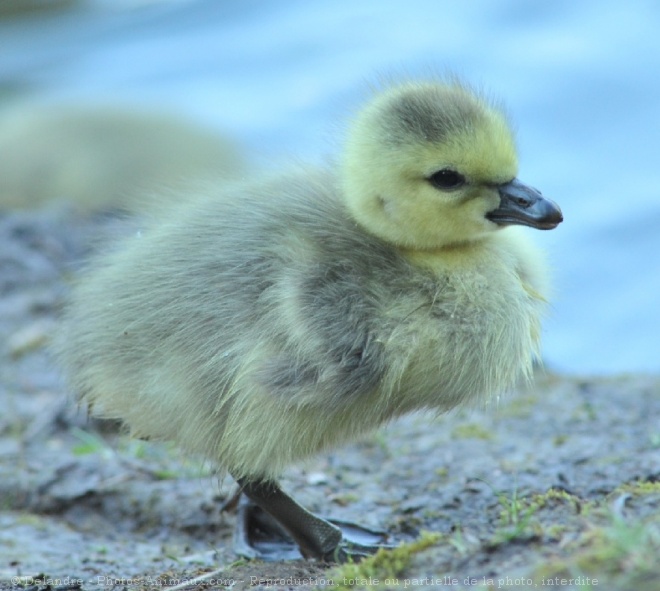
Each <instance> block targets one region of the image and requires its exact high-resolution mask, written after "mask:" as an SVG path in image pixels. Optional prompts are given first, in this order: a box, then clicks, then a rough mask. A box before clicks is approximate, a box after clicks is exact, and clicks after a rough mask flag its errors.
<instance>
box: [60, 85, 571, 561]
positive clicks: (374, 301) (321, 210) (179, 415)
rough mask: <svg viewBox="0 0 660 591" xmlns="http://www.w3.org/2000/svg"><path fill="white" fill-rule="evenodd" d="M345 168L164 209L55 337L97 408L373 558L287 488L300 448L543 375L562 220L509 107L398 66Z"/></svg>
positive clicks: (351, 140)
mask: <svg viewBox="0 0 660 591" xmlns="http://www.w3.org/2000/svg"><path fill="white" fill-rule="evenodd" d="M336 168H337V169H336V170H334V169H329V170H312V169H304V168H303V169H300V170H297V171H294V172H292V173H289V174H283V175H281V176H279V177H276V178H272V179H269V180H262V181H260V182H254V183H252V184H245V185H243V186H233V187H231V188H227V189H225V190H223V189H217V188H212V189H209V190H208V192H207V193H206V194H203V195H198V196H196V197H195V198H194V200H192V201H191V200H190V199H189V198H188V197H187V198H186V199H187V202H186V203H185V204H184V205H182V206H178V207H177V206H172V207H168V208H166V209H165V210H164V211H162V212H159V213H157V214H155V215H154V216H153V218H152V219H151V220H149V221H147V222H145V225H144V226H143V228H142V229H141V231H140V232H139V233H136V234H135V235H134V236H133V237H132V238H130V239H129V240H127V241H126V242H125V243H123V244H121V245H120V247H119V248H117V250H116V251H114V252H111V253H107V254H103V255H101V256H99V257H98V258H97V259H96V260H95V261H93V263H92V265H91V270H90V272H89V274H88V275H87V277H85V278H84V279H83V280H82V281H81V282H80V283H79V285H78V286H77V287H76V288H75V289H74V291H73V294H72V298H71V302H70V305H69V307H68V310H67V312H66V314H65V320H64V325H63V328H62V334H61V338H60V346H59V348H60V353H61V357H62V360H63V362H64V365H65V366H66V368H67V370H68V373H69V377H70V380H71V384H72V386H73V388H74V389H75V390H76V391H77V392H78V393H79V395H80V397H81V398H82V400H83V401H85V402H86V403H88V404H89V406H90V407H91V409H92V410H93V412H94V413H96V414H98V415H100V416H104V417H109V418H116V419H121V420H123V421H124V422H125V423H126V424H127V425H128V426H129V427H130V429H131V431H132V433H133V434H134V435H135V436H138V437H144V438H149V439H162V440H174V441H176V442H178V443H179V444H180V445H181V446H182V447H183V448H185V449H187V450H188V451H190V452H194V453H201V454H204V455H205V456H207V457H208V458H210V459H212V460H214V461H215V462H217V464H218V466H219V467H223V468H224V469H226V470H227V471H228V472H229V473H230V474H231V475H232V476H233V477H234V478H235V479H236V480H237V482H238V483H239V485H240V487H241V488H242V491H243V493H244V494H245V495H246V496H247V498H249V499H250V500H251V501H252V502H253V503H256V505H258V506H259V507H261V509H262V510H263V511H265V513H266V514H267V515H268V516H270V518H272V520H274V521H275V522H276V524H279V525H280V526H281V527H282V528H283V529H284V530H285V531H286V532H287V533H288V534H289V536H290V537H291V538H292V539H293V540H294V541H295V543H296V544H297V545H298V547H299V549H300V552H301V554H302V555H303V556H305V557H308V558H315V559H319V560H325V561H332V560H344V559H346V558H347V557H349V556H356V555H358V556H359V555H361V553H362V551H363V548H361V547H359V545H358V544H351V542H350V540H349V538H348V536H345V535H344V534H343V533H342V530H341V528H340V527H338V526H337V525H335V524H333V523H330V522H328V521H326V520H323V519H321V518H319V517H317V516H315V515H313V514H311V513H309V512H308V511H307V510H305V509H304V508H303V507H301V506H300V505H299V504H297V503H296V502H295V501H294V500H293V499H292V498H291V497H290V496H288V495H287V494H286V493H285V492H284V491H282V489H281V488H280V487H279V486H278V484H277V477H278V475H279V474H280V473H281V471H282V470H283V469H284V468H285V467H286V466H287V465H289V464H291V463H292V462H297V461H300V460H304V459H305V458H307V457H309V456H312V455H313V454H317V453H319V452H322V451H324V450H327V449H329V448H331V447H333V446H335V445H339V444H342V443H344V442H346V441H349V440H351V439H354V438H356V437H358V436H360V435H362V434H363V433H364V432H365V431H367V430H369V429H372V428H374V427H376V426H378V425H380V424H382V423H385V422H387V421H389V420H391V419H393V418H395V417H397V416H399V415H402V414H404V413H407V412H409V411H413V410H417V409H433V410H435V411H436V412H443V411H447V410H449V409H451V408H453V407H455V406H457V405H459V404H462V403H468V402H474V401H478V400H483V399H487V398H488V397H491V396H493V395H495V394H498V393H500V392H501V391H504V390H506V389H509V388H511V387H512V386H513V385H514V384H515V383H516V381H517V380H519V379H520V378H521V377H523V376H527V375H529V373H530V371H531V368H532V362H533V360H534V358H535V356H537V355H538V345H539V334H540V318H541V315H542V313H543V309H544V305H545V300H546V297H545V294H546V285H545V284H546V272H545V270H544V266H543V263H542V259H541V256H540V255H539V253H538V252H537V250H536V249H535V248H533V247H532V245H530V244H529V243H528V242H527V240H526V239H525V237H524V236H522V235H521V234H519V233H517V232H516V231H515V230H514V229H511V228H508V227H509V226H512V225H523V226H531V227H533V228H538V229H551V228H554V227H556V226H557V225H558V224H559V223H560V222H561V221H562V214H561V211H560V209H559V208H558V207H557V205H555V204H554V203H553V202H551V201H549V200H547V199H545V198H543V197H542V196H541V194H540V193H539V192H538V191H537V190H536V189H533V188H531V187H529V186H527V185H525V184H523V183H522V182H520V181H519V180H517V178H516V177H517V172H518V165H517V158H516V149H515V146H514V140H513V137H512V133H511V130H510V127H509V125H508V123H507V120H506V118H505V116H504V115H503V114H502V112H501V110H500V109H499V108H498V107H497V105H495V104H493V103H492V102H490V101H488V100H487V99H486V98H484V97H483V96H481V95H479V94H477V93H475V92H473V91H472V90H470V89H469V88H467V87H466V86H464V85H462V84H460V83H458V82H449V83H445V82H420V83H412V82H408V83H404V84H402V85H400V86H395V87H391V88H389V89H386V90H384V91H382V92H381V93H380V94H377V95H376V96H375V98H374V99H373V100H372V101H371V102H370V103H369V104H368V105H367V106H366V107H365V108H364V110H363V111H361V112H360V113H359V114H358V115H357V116H356V118H355V120H354V121H353V122H352V125H351V127H350V130H349V134H348V138H347V143H346V146H345V150H344V154H343V159H342V161H341V162H340V165H339V166H337V167H336Z"/></svg>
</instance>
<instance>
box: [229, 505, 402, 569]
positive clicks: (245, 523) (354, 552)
mask: <svg viewBox="0 0 660 591" xmlns="http://www.w3.org/2000/svg"><path fill="white" fill-rule="evenodd" d="M300 508H301V509H302V507H300ZM302 510H303V511H304V509H302ZM307 515H311V514H307ZM236 517H237V522H236V530H235V531H234V551H235V552H236V553H237V554H239V555H241V556H244V557H246V558H250V559H253V558H258V559H260V560H264V561H268V562H272V561H279V560H297V559H300V558H316V559H317V560H322V561H323V562H339V563H343V562H358V561H359V560H361V559H362V558H364V557H366V556H369V555H370V554H373V553H375V552H377V551H378V550H379V549H380V548H391V547H392V546H391V545H389V544H388V536H387V534H385V533H384V532H379V531H374V530H371V529H368V528H364V527H361V526H359V525H356V524H354V523H350V522H346V521H339V520H334V519H327V520H326V519H321V518H320V517H317V516H313V521H312V520H310V519H309V517H308V518H307V519H306V520H305V521H306V523H307V524H309V525H311V528H310V530H309V531H307V532H306V534H307V536H308V538H309V539H308V540H306V541H307V542H308V543H306V544H304V543H303V544H300V545H299V544H298V543H296V541H294V539H293V537H292V536H291V535H290V534H289V533H288V532H287V530H286V529H285V527H284V526H283V525H281V524H280V523H279V522H278V521H277V520H276V519H275V518H274V517H272V516H271V515H270V514H269V513H267V512H266V511H265V510H264V509H262V508H261V507H259V506H258V505H256V504H255V503H253V502H252V501H251V500H250V499H248V498H247V497H245V496H243V497H242V498H241V500H240V501H239V504H238V510H237V513H236ZM328 534H330V535H328ZM321 539H323V541H322V542H321ZM329 540H332V541H331V542H329ZM320 548H322V549H320Z"/></svg>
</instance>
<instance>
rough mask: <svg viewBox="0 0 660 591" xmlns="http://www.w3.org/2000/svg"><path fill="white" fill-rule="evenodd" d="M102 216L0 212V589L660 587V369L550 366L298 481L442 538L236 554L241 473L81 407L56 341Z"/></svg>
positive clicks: (321, 503) (360, 446) (334, 511)
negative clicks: (473, 406)
mask: <svg viewBox="0 0 660 591" xmlns="http://www.w3.org/2000/svg"><path fill="white" fill-rule="evenodd" d="M99 224H100V222H99V220H89V219H87V220H83V219H81V218H80V217H76V216H75V215H73V214H72V213H70V212H69V211H67V210H66V208H57V207H54V208H52V209H50V210H44V211H37V212H26V213H2V214H0V334H2V341H1V343H0V346H1V347H2V350H1V364H0V589H2V590H4V589H10V588H13V589H21V588H22V589H31V590H32V591H36V590H37V589H42V590H46V589H61V590H63V589H65V588H82V589H85V590H89V591H92V590H97V589H116V590H120V589H128V590H133V589H160V590H163V589H165V588H167V587H172V586H175V585H177V584H182V583H190V584H189V585H188V587H186V588H187V589H206V588H214V589H224V588H231V589H237V590H238V589H248V588H255V589H258V588H269V589H297V590H298V589H299V590H302V589H313V588H316V587H319V586H321V585H322V584H326V585H331V584H334V586H335V588H339V587H343V588H351V584H353V583H354V584H355V585H354V587H355V588H364V587H366V586H368V585H369V584H371V585H373V586H375V587H378V588H403V587H406V586H407V587H408V588H413V589H414V588H417V589H426V588H428V589H431V588H434V589H460V588H469V589H477V588H486V589H498V588H499V589H528V588H538V587H542V588H544V589H571V588H599V589H614V590H616V589H621V590H623V589H636V590H648V591H651V590H658V589H660V572H659V570H660V568H659V567H658V566H657V557H658V553H659V552H660V484H659V481H660V425H659V424H658V416H659V415H660V377H657V376H656V377H654V376H632V375H631V376H621V377H616V378H607V379H604V378H603V379H599V378H591V377H575V376H560V375H555V374H553V373H552V371H551V368H550V369H549V370H546V373H539V375H538V376H537V379H536V380H535V383H534V384H533V386H532V387H530V388H521V389H520V390H519V391H517V392H514V393H512V394H510V395H509V396H507V397H506V398H503V399H502V400H501V401H500V402H499V404H495V403H494V404H493V405H491V406H490V407H489V408H487V409H477V410H461V411H458V412H455V413H452V414H450V415H448V416H444V417H441V418H440V419H435V420H433V419H431V418H429V417H421V416H412V417H408V418H406V419H404V420H402V421H400V422H397V423H395V424H393V425H391V426H390V427H389V428H387V429H385V430H381V431H379V432H377V433H375V434H373V435H369V436H367V437H366V438H365V440H364V441H362V442H360V443H356V444H352V445H348V446H346V447H345V448H343V449H339V450H337V451H335V452H333V453H332V454H329V455H327V456H323V457H318V458H316V459H315V460H314V461H313V462H311V463H309V464H307V465H305V466H297V467H294V468H292V469H291V470H290V471H288V472H287V473H286V475H285V477H284V478H283V484H284V486H285V488H286V489H287V490H289V491H290V492H292V493H293V494H294V496H295V497H296V498H297V499H298V500H300V501H301V502H302V503H303V504H305V505H306V506H307V507H308V508H310V509H312V510H314V511H317V512H319V513H321V514H324V515H328V516H332V517H336V518H341V519H348V520H356V521H359V522H360V523H362V524H365V525H369V526H372V527H375V528H379V529H384V530H387V531H388V532H391V534H392V536H393V538H394V539H395V540H396V541H400V542H410V541H413V540H416V539H419V537H420V535H421V532H424V531H427V532H436V533H437V534H439V535H438V536H437V537H436V538H434V539H431V538H428V537H426V538H423V539H424V540H426V541H425V542H424V543H422V544H418V545H417V546H407V547H404V549H403V550H400V551H399V552H398V553H396V552H395V553H390V554H385V555H383V556H379V557H378V558H377V559H376V560H375V561H367V562H365V563H363V564H362V565H360V566H359V567H356V566H351V567H349V568H345V569H344V570H343V571H338V570H337V569H336V567H331V566H328V565H322V564H315V563H312V562H304V561H302V560H301V561H293V562H283V563H272V564H268V563H262V562H257V561H255V562H246V561H243V560H240V558H239V557H238V556H236V555H235V554H234V553H233V551H232V547H231V537H232V529H233V525H234V515H233V514H232V513H230V512H222V511H221V505H222V503H223V501H224V500H226V499H227V497H228V496H230V495H231V493H232V492H233V490H234V485H233V483H232V482H231V481H230V480H226V481H219V480H218V479H217V478H216V477H214V475H213V471H212V467H210V466H207V465H205V464H204V463H203V462H202V461H201V460H198V459H195V458H186V457H183V456H182V455H181V454H179V453H178V451H177V450H176V448H174V447H172V446H167V445H156V444H147V443H144V442H137V441H132V440H130V439H128V438H126V437H125V436H122V435H121V434H118V432H117V428H116V425H114V424H112V423H99V422H94V421H89V420H88V419H87V418H86V416H85V413H84V412H82V411H79V410H77V409H76V408H75V407H74V406H73V405H72V404H71V403H70V402H68V401H67V391H66V387H65V386H64V385H63V383H62V380H61V379H60V377H59V374H58V372H57V369H56V367H55V365H54V363H53V362H52V360H51V359H50V357H49V355H48V342H49V339H50V336H51V335H52V334H53V332H54V330H56V317H57V311H58V308H59V306H60V305H61V302H62V300H63V298H65V296H66V292H67V285H68V284H69V282H70V279H71V276H72V275H73V274H74V273H75V269H76V266H77V264H78V262H79V261H80V260H81V257H82V256H83V255H84V254H85V252H86V251H87V248H88V244H89V240H90V237H91V236H93V235H95V234H96V232H97V227H98V225H99ZM622 346H624V345H622ZM422 546H426V547H422ZM221 568H224V570H222V571H221V572H219V573H217V574H216V575H215V576H213V577H210V578H208V579H207V580H205V581H199V582H194V581H193V579H194V578H195V577H198V576H202V575H204V574H206V573H210V572H213V571H216V570H217V569H221ZM376 579H378V583H376ZM594 582H595V583H596V584H595V585H594ZM66 585H68V587H66Z"/></svg>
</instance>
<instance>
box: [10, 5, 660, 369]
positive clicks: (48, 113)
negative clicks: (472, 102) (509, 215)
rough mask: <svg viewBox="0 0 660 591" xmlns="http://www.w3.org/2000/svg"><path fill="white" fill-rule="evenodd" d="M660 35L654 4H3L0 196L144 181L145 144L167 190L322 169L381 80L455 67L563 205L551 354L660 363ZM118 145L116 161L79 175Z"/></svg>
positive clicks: (529, 175)
mask: <svg viewBox="0 0 660 591" xmlns="http://www.w3.org/2000/svg"><path fill="white" fill-rule="evenodd" d="M658 31H660V4H659V3H657V2H654V1H653V0H648V1H646V2H645V1H643V0H639V1H631V2H626V3H621V2H615V1H613V0H583V1H581V2H574V1H572V0H557V1H555V2H552V3H538V2H527V1H525V0H501V1H499V2H489V1H488V0H473V1H472V2H469V3H467V2H450V1H443V0H405V1H394V0H363V1H361V2H355V1H354V0H316V1H315V2H306V1H303V0H287V1H277V2H275V1H272V0H222V1H221V0H160V1H158V0H152V1H148V0H141V1H139V0H59V1H58V0H41V1H39V0H0V207H1V206H2V205H3V204H6V205H5V206H6V207H21V206H31V207H36V206H38V207H42V206H43V201H44V200H47V199H48V197H49V196H48V195H45V193H44V192H47V191H53V187H55V186H57V187H58V188H57V191H56V192H58V194H57V195H55V197H67V195H66V194H65V193H67V192H68V191H70V192H71V194H73V193H74V192H75V191H76V190H79V191H80V192H81V193H83V192H89V191H88V189H89V187H90V186H93V184H94V183H97V184H102V185H103V186H108V185H110V184H111V180H112V179H115V180H116V179H117V178H121V179H123V178H126V177H127V176H128V172H126V171H127V170H128V169H129V167H131V166H133V167H134V168H139V170H140V174H143V173H144V171H145V170H146V169H147V168H149V167H150V166H152V164H153V162H152V159H151V156H150V154H151V153H152V151H154V152H158V155H157V157H156V156H154V157H153V159H155V160H157V161H158V163H159V166H160V169H158V167H157V166H156V167H153V170H154V172H153V173H152V176H154V177H158V178H157V179H156V182H163V183H164V184H167V183H168V182H169V179H168V178H167V177H164V176H163V175H164V172H163V171H168V172H171V173H172V179H173V180H172V182H173V183H174V182H176V179H177V178H178V177H180V176H184V175H186V174H192V175H194V174H197V172H199V174H203V173H204V171H206V170H208V169H209V168H210V167H212V166H213V165H214V164H213V163H219V162H223V163H224V165H225V169H226V170H224V171H222V172H223V174H226V175H227V176H232V175H233V176H249V175H251V174H253V173H254V172H253V171H256V170H263V169H265V168H273V167H277V166H280V165H283V164H284V163H286V162H287V161H291V159H296V160H303V161H311V162H323V161H324V160H326V159H327V158H328V157H329V156H332V155H333V154H335V153H336V152H337V150H339V149H340V147H341V138H342V133H343V129H344V127H343V126H344V122H345V121H346V120H347V119H348V118H349V117H350V115H351V113H352V112H353V111H354V110H355V109H356V108H357V107H358V106H359V105H360V104H361V101H362V100H363V99H364V98H365V97H366V96H368V89H369V84H370V83H373V82H375V81H377V80H378V79H379V77H382V76H386V77H388V76H394V77H396V75H400V74H401V73H405V74H406V75H419V76H428V75H429V74H433V73H434V72H439V73H443V72H448V71H449V72H454V73H458V74H459V75H461V76H462V77H464V78H465V79H467V80H468V81H470V82H471V83H473V84H474V85H477V86H482V87H484V88H486V89H488V90H489V92H491V93H492V94H493V95H495V96H498V97H501V98H502V99H503V101H504V102H505V103H506V105H507V107H508V110H509V112H510V113H511V115H512V118H513V119H514V121H515V122H516V126H517V136H518V142H519V147H520V178H521V179H522V180H523V181H525V182H527V183H529V184H531V185H533V186H535V187H537V188H539V189H540V190H542V191H543V193H544V194H545V195H547V196H548V197H550V198H552V199H553V200H555V201H557V202H558V203H559V204H560V205H561V207H562V209H563V211H564V217H565V222H564V224H562V225H561V226H560V227H559V228H558V229H557V230H555V231H552V232H547V233H542V232H535V233H534V238H535V239H536V240H537V242H538V243H540V244H541V246H542V247H543V248H544V249H546V250H547V251H548V253H549V255H550V260H551V264H552V266H553V268H554V275H555V296H554V298H553V306H552V310H551V314H550V316H549V318H548V320H547V322H546V324H545V335H544V358H545V361H546V365H547V366H548V367H549V368H550V369H551V370H556V371H561V372H570V373H577V374H613V373H621V372H639V371H643V372H658V371H659V370H660V263H659V262H658V259H660V195H659V193H660V36H659V35H658ZM71 113H73V115H71ZM54 119H55V121H54ZM81 121H83V122H84V124H83V123H80V122H81ZM101 121H102V123H101ZM108 121H110V122H111V123H110V124H108ZM121 129H123V130H124V131H122V132H118V133H117V137H115V135H114V134H115V131H116V130H121ZM136 129H139V130H141V131H140V134H139V136H140V138H142V139H140V140H138V139H136V137H134V136H133V135H131V133H133V132H135V130H136ZM81 130H82V131H81ZM131 130H132V131H131ZM85 134H87V136H86V137H85V138H84V139H80V138H81V137H82V136H84V135H85ZM26 137H27V138H31V139H30V140H29V141H28V140H25V139H24V138H26ZM144 138H146V139H144ZM181 138H184V139H181ZM143 140H144V141H143ZM21 142H27V143H28V144H29V146H28V147H27V148H26V147H25V146H23V144H22V143H21ZM110 143H112V144H113V146H114V152H113V154H114V155H113V156H112V158H115V159H116V160H117V163H116V166H115V168H112V169H111V170H110V171H109V172H108V171H105V172H104V174H105V177H104V176H103V174H101V173H99V174H98V175H97V176H94V177H93V178H92V177H91V176H90V178H89V179H87V180H86V183H87V184H85V183H82V182H79V181H80V176H81V175H82V174H83V172H82V171H81V170H80V169H81V166H80V162H82V161H84V158H85V157H89V158H90V159H91V158H92V156H91V153H92V152H98V154H97V158H98V159H99V160H100V161H105V162H107V161H108V160H109V158H110V156H109V155H108V153H107V152H104V150H105V148H106V147H107V145H109V144H110ZM74 144H75V145H74ZM90 146H94V149H93V150H92V149H91V148H90ZM104 146H105V147H104ZM159 150H160V151H159ZM209 153H213V154H214V157H213V158H212V159H211V162H212V164H209V162H208V161H204V158H203V156H202V155H200V154H209ZM117 154H122V155H123V157H124V160H123V161H122V162H119V160H118V158H119V157H118V156H117ZM51 158H52V159H51ZM71 161H73V164H71ZM3 162H4V163H5V164H4V168H3ZM37 164H38V166H37ZM21 167H24V169H25V171H24V172H20V171H21V170H23V169H22V168H21ZM84 168H85V169H86V170H87V169H90V170H91V169H92V165H91V164H90V165H89V166H87V165H86V166H85V167H84ZM64 169H66V170H67V174H66V175H64V173H63V170H64ZM150 170H151V169H150ZM159 170H160V172H159ZM19 172H20V174H19ZM133 172H135V171H133ZM144 174H146V173H144ZM144 174H143V176H144ZM21 175H22V176H21ZM48 175H51V176H48ZM63 176H66V179H63V178H62V177H63ZM147 176H148V175H147ZM3 177H4V180H3ZM72 178H73V179H74V181H75V182H74V181H72V180H71V179H72ZM39 179H42V180H44V182H42V183H41V184H42V185H47V186H46V188H44V187H43V186H40V187H39V186H35V184H36V185H38V184H39V183H38V182H37V181H39ZM158 179H160V180H158ZM149 180H150V179H146V180H145V179H144V178H140V179H139V181H136V182H140V183H143V184H144V185H145V186H147V185H148V181H149ZM151 180H152V181H153V179H151ZM76 182H78V184H79V185H80V186H79V187H77V188H76V187H74V186H73V185H75V184H76ZM3 183H4V185H3ZM12 183H13V184H12ZM20 183H22V184H23V185H26V184H30V187H29V189H26V188H24V187H23V186H19V184H20ZM58 183H61V184H58ZM67 183H68V184H67ZM81 187H82V188H81ZM116 190H117V191H118V192H124V193H125V192H126V188H125V187H119V188H117V189H116ZM99 191H100V189H99ZM2 193H4V194H2ZM44 195H45V196H44ZM109 198H110V197H109ZM29 200H33V201H34V203H27V201H29ZM530 232H532V231H531V230H530Z"/></svg>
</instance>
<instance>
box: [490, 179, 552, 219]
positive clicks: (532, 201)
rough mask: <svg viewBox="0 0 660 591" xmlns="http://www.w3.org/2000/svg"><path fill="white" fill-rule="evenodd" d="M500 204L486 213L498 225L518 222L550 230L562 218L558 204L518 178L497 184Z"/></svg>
mask: <svg viewBox="0 0 660 591" xmlns="http://www.w3.org/2000/svg"><path fill="white" fill-rule="evenodd" d="M497 190H498V192H499V194H500V206H499V207H498V208H497V209H494V210H493V211H490V212H488V213H487V214H486V217H487V218H488V219H489V220H490V221H491V222H495V223H496V224H498V225H499V226H508V225H511V224H519V225H521V226H530V227H532V228H537V229H538V230H552V229H553V228H556V227H557V226H558V225H559V224H560V223H561V222H562V221H563V220H564V216H563V215H562V214H561V209H559V206H558V205H557V204H556V203H554V202H552V201H550V199H545V198H544V197H543V195H541V193H540V192H539V191H537V190H536V189H533V188H532V187H528V186H527V185H525V184H523V183H521V182H520V181H519V180H518V179H513V180H512V181H511V182H509V183H505V184H503V185H499V186H498V187H497Z"/></svg>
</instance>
